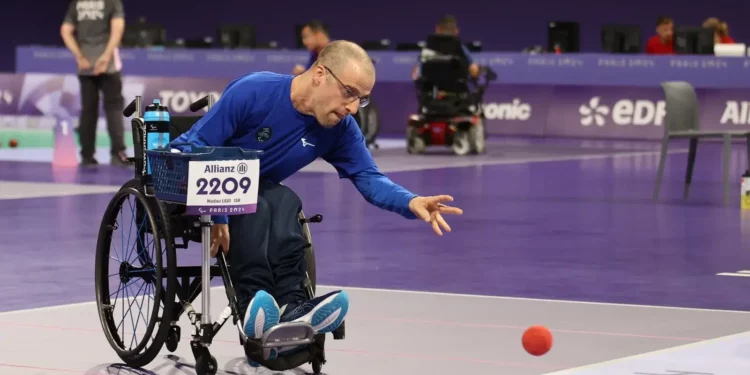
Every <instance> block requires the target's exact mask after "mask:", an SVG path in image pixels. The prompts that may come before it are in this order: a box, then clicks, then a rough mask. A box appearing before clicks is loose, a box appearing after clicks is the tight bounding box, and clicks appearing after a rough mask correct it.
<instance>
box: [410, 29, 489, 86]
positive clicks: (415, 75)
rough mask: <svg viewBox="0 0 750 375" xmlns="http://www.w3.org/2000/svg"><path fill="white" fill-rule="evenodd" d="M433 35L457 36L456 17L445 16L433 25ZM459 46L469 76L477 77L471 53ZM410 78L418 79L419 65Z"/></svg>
mask: <svg viewBox="0 0 750 375" xmlns="http://www.w3.org/2000/svg"><path fill="white" fill-rule="evenodd" d="M435 34H441V35H453V36H458V34H459V29H458V22H457V21H456V17H454V16H451V15H447V16H444V17H443V18H441V19H440V21H439V22H438V24H437V25H435ZM461 46H462V47H463V50H464V54H465V55H466V57H467V58H468V59H469V75H470V76H471V77H472V78H477V77H479V65H477V63H475V62H474V60H473V59H472V58H471V52H469V49H468V48H467V47H466V45H464V44H462V45H461ZM411 77H412V79H414V80H416V79H417V78H419V65H417V66H415V67H414V70H413V71H412V74H411Z"/></svg>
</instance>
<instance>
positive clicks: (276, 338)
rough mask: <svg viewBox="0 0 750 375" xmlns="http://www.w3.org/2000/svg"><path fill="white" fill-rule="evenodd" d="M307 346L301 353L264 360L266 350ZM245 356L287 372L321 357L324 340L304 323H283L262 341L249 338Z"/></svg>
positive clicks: (264, 365)
mask: <svg viewBox="0 0 750 375" xmlns="http://www.w3.org/2000/svg"><path fill="white" fill-rule="evenodd" d="M300 345H306V346H307V349H306V350H303V351H301V352H298V353H295V354H291V355H288V356H282V357H279V358H276V359H271V360H269V359H264V358H263V352H264V349H270V348H281V347H286V346H300ZM244 349H245V355H246V356H247V357H248V358H249V359H251V360H253V361H255V362H257V363H259V364H260V365H262V366H263V367H266V368H268V369H270V370H272V371H286V370H290V369H293V368H296V367H299V366H301V365H303V364H305V363H308V362H310V361H312V360H313V358H315V357H321V359H322V352H323V344H322V340H321V338H319V337H316V336H315V331H314V330H313V328H312V326H311V325H309V324H307V323H303V322H298V323H281V324H279V325H277V326H275V327H273V328H271V329H270V330H268V332H266V333H265V334H264V335H263V338H261V339H250V338H248V339H247V340H246V341H245V344H244Z"/></svg>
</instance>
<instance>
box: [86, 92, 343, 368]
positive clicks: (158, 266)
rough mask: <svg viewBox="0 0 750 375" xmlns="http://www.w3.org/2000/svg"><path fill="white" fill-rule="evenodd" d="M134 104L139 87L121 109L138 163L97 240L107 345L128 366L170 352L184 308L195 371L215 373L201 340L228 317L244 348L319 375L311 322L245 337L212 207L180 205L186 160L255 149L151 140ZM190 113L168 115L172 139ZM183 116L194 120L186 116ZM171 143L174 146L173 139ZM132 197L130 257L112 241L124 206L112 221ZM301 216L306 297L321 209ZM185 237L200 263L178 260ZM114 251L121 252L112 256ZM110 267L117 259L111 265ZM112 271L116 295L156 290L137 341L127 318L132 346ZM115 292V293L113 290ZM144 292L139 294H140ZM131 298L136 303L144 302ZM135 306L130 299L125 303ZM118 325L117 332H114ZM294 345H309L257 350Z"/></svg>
mask: <svg viewBox="0 0 750 375" xmlns="http://www.w3.org/2000/svg"><path fill="white" fill-rule="evenodd" d="M212 104H213V100H212V97H210V96H206V97H204V98H201V99H200V100H198V101H196V102H195V103H193V104H192V105H191V106H190V109H191V110H192V111H193V112H197V111H199V110H202V109H203V108H206V107H208V108H210V107H211V106H212ZM140 108H141V97H140V96H138V97H136V98H135V100H133V101H132V102H131V103H130V104H129V105H128V106H127V107H126V108H125V110H124V111H123V115H124V116H125V117H130V116H131V115H133V114H134V113H136V116H134V117H133V118H132V120H131V124H132V128H133V140H134V146H135V147H134V148H135V156H134V157H133V158H131V159H130V161H131V162H132V163H134V164H135V177H134V178H133V179H131V180H130V181H128V182H127V183H125V184H124V185H123V186H122V187H121V189H120V190H119V191H118V192H117V193H115V196H114V197H113V198H112V200H111V201H110V203H109V205H108V206H107V209H106V211H105V214H104V216H103V218H102V222H101V225H100V229H99V235H98V240H97V249H96V267H95V269H96V270H95V273H96V275H95V277H96V281H95V283H96V295H97V307H98V310H99V318H100V321H101V324H102V328H103V330H104V334H105V336H106V338H107V340H108V341H109V343H110V346H112V348H113V349H114V350H115V352H116V353H117V355H118V356H119V357H120V358H121V359H122V360H123V361H124V362H125V363H126V364H127V365H128V366H131V367H136V368H139V367H143V366H146V365H148V364H149V363H150V362H151V361H153V360H154V358H156V356H157V355H158V354H159V352H160V351H161V348H162V347H163V346H164V345H165V344H166V347H167V349H168V350H169V351H170V352H174V351H175V350H176V349H177V346H178V343H179V341H180V336H181V328H180V326H179V325H178V324H177V323H178V321H179V320H180V317H181V316H182V315H183V314H186V315H187V318H188V319H189V321H190V325H191V328H192V335H191V336H192V338H191V341H190V346H191V349H192V352H193V355H194V357H195V360H196V364H195V369H196V372H197V374H198V375H213V374H215V373H216V372H217V370H218V366H217V362H216V359H215V358H214V357H213V356H212V355H211V353H210V352H209V349H208V348H209V346H210V345H211V343H212V341H213V339H214V337H215V336H216V334H217V333H218V332H219V330H220V329H221V327H222V326H223V325H224V323H226V321H227V320H229V318H232V323H233V324H234V325H236V326H237V329H238V335H239V342H240V345H242V346H243V347H244V353H245V355H246V356H247V358H248V359H250V360H253V361H255V362H257V363H258V364H260V365H262V366H264V367H266V368H268V369H270V370H273V371H285V370H290V369H293V368H296V367H299V366H301V365H304V364H306V363H310V364H311V365H312V368H313V373H315V374H319V373H320V371H321V368H322V365H323V364H324V363H325V362H326V360H325V351H324V344H325V335H324V334H315V332H314V331H313V328H312V327H311V326H310V325H309V324H307V323H281V324H279V325H277V326H275V327H273V328H272V329H270V330H269V331H268V332H266V333H265V334H264V335H263V337H262V338H260V339H256V338H249V337H246V336H245V334H244V332H243V329H242V322H241V317H240V311H239V307H238V302H237V296H236V294H235V289H234V286H233V285H232V280H231V277H230V269H231V265H230V264H228V263H227V259H226V257H225V256H224V254H223V253H222V252H221V251H219V252H218V254H217V255H216V264H211V254H210V244H211V241H210V236H211V226H212V225H213V223H212V222H211V214H210V213H209V212H203V211H201V212H198V213H196V212H191V210H186V207H187V199H188V198H187V197H188V182H189V181H190V163H191V162H194V161H199V162H205V161H209V162H212V161H237V162H240V163H242V162H245V161H247V162H251V161H256V162H257V160H259V158H260V155H261V153H262V152H261V151H256V150H243V149H241V148H236V147H192V146H190V145H182V146H186V147H185V149H184V151H185V152H172V150H171V149H170V148H169V146H167V147H165V148H157V149H148V147H147V137H146V126H145V121H144V119H143V118H142V116H141V109H140ZM196 118H197V119H199V118H200V117H196V116H192V117H187V116H186V117H185V119H184V121H183V119H180V118H178V117H174V118H173V119H172V121H171V123H170V126H171V127H172V128H173V129H170V133H172V134H171V136H170V138H173V137H174V136H176V135H179V134H181V133H184V132H185V131H187V129H189V128H190V126H191V125H192V124H193V123H194V121H195V120H196ZM185 121H192V122H191V123H190V124H186V123H185ZM173 130H174V131H173ZM173 146H178V145H175V144H173ZM149 168H150V171H149ZM253 183H257V181H256V182H253ZM130 197H132V198H133V199H134V201H135V204H131V205H130V209H131V214H132V215H134V217H133V220H132V221H131V223H132V224H135V226H136V228H135V229H134V228H133V227H131V228H130V232H128V240H129V239H130V236H131V234H132V235H134V237H136V243H135V244H134V245H133V246H132V249H130V250H132V251H131V253H132V252H135V253H136V255H135V256H134V257H135V258H134V259H131V256H130V255H128V257H125V252H126V247H125V246H124V245H123V246H122V247H121V250H120V251H119V252H118V251H117V250H118V249H117V248H116V246H114V242H113V240H112V233H113V232H114V231H116V230H118V229H120V226H124V225H125V224H126V223H125V222H124V221H125V220H124V219H122V215H120V219H121V220H123V222H119V221H118V213H119V211H118V209H122V208H124V207H126V206H127V205H126V204H125V203H124V202H125V200H128V201H129V200H130ZM298 220H299V221H300V223H301V224H302V227H303V233H304V234H305V236H306V238H307V242H308V246H307V247H306V249H305V258H306V260H307V264H308V270H307V277H306V279H305V281H304V283H303V285H302V287H303V288H304V290H305V292H306V295H307V297H308V298H313V297H314V296H315V292H316V274H315V256H314V253H313V246H312V239H311V235H310V229H309V226H308V224H309V223H318V222H321V221H322V216H321V215H314V216H313V217H311V218H307V217H305V216H304V213H303V212H300V213H299V215H298ZM124 233H125V231H123V234H124ZM147 236H151V237H153V241H148V240H146V237H147ZM177 238H181V239H182V243H178V242H177V241H176V239H177ZM123 241H124V237H123ZM191 241H192V242H197V243H200V244H201V248H202V251H201V252H202V260H201V265H200V266H179V267H178V265H177V256H176V250H175V249H178V248H180V249H187V248H188V244H189V242H191ZM149 246H153V254H151V253H150V251H149ZM112 247H114V248H115V249H114V252H111V250H112V249H111V248H112ZM128 248H130V245H128ZM120 253H122V254H120ZM120 255H122V256H120ZM120 257H122V259H116V258H120ZM112 260H115V261H117V262H120V263H119V264H117V265H115V267H110V262H111V261H112ZM136 261H137V263H136ZM110 268H116V270H115V269H110ZM113 276H116V277H117V278H118V279H119V282H120V284H125V289H124V291H123V294H125V295H126V297H127V294H128V289H127V288H128V287H129V286H131V285H134V284H135V283H137V282H139V281H140V282H142V283H143V284H144V285H145V286H146V289H147V290H151V289H153V293H152V294H149V295H148V297H149V299H148V301H149V302H153V305H154V307H153V310H152V311H147V312H146V313H145V314H140V315H139V316H138V318H137V319H138V323H140V320H145V321H146V322H145V323H146V325H147V326H146V328H145V332H144V338H143V339H141V340H138V341H137V342H136V337H135V333H136V331H137V329H136V327H135V325H136V324H135V323H134V327H133V333H134V336H133V339H132V340H131V341H130V343H129V344H130V347H128V346H127V344H128V342H126V340H125V338H124V335H125V328H124V327H125V324H124V323H125V319H124V317H123V321H122V322H120V324H117V322H115V320H114V314H115V312H116V311H117V308H116V306H115V305H116V303H117V301H119V299H118V297H119V294H120V292H121V290H118V291H117V292H116V293H111V292H110V290H109V284H110V281H109V277H113ZM217 276H218V277H221V278H222V281H223V284H224V290H225V293H226V297H227V300H228V305H227V306H226V307H225V308H224V309H223V311H222V312H221V313H220V314H219V316H218V318H217V320H216V321H213V320H212V319H211V310H210V308H211V298H210V294H211V290H210V281H211V280H212V279H213V278H214V277H217ZM141 288H143V286H142V287H141ZM140 290H141V289H139V291H140ZM199 294H200V295H201V310H202V311H201V312H197V311H196V310H195V309H194V308H193V306H192V304H193V302H194V301H195V300H196V299H197V296H198V295H199ZM113 296H114V297H115V298H114V299H112V297H113ZM120 298H122V297H120ZM127 298H128V300H129V299H130V298H129V297H127ZM144 300H146V299H145V296H144ZM150 305H151V303H149V306H150ZM124 306H125V302H123V314H125V312H124V310H125V307H124ZM138 306H141V307H142V305H138ZM132 308H133V303H132V302H131V305H130V308H128V312H130V310H131V309H132ZM160 310H161V311H160ZM131 319H133V318H132V317H131ZM121 326H122V335H121V334H120V329H121ZM344 333H345V324H344V323H342V324H341V326H339V327H338V329H337V330H335V331H334V332H333V333H332V334H333V337H334V339H335V340H341V339H344V335H345V334H344ZM299 345H305V346H306V349H305V350H303V351H300V352H297V353H296V354H292V355H289V356H281V357H278V358H276V359H273V360H268V359H265V358H264V355H263V354H264V351H267V349H270V348H280V347H284V346H299Z"/></svg>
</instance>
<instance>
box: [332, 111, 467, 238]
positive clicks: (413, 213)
mask: <svg viewBox="0 0 750 375" xmlns="http://www.w3.org/2000/svg"><path fill="white" fill-rule="evenodd" d="M339 126H342V127H344V129H342V136H341V137H340V139H339V143H338V145H337V146H336V147H335V148H334V149H333V150H331V151H330V152H329V153H328V154H326V155H324V156H323V159H324V160H326V161H328V162H329V163H331V164H332V165H333V166H334V167H335V168H336V170H337V171H338V172H339V176H340V177H342V178H348V179H349V180H351V181H352V183H354V186H355V187H356V188H357V190H359V192H360V194H362V196H363V197H364V198H365V200H367V202H369V203H371V204H373V205H374V206H376V207H379V208H381V209H384V210H387V211H391V212H395V213H398V214H399V215H401V216H403V217H405V218H407V219H422V220H424V221H425V222H428V223H430V224H431V225H432V227H433V229H434V230H435V232H436V233H437V234H439V235H442V232H441V230H440V228H439V227H440V226H442V227H443V228H444V229H445V230H447V231H450V227H449V226H448V224H447V223H446V222H445V220H443V218H442V215H441V214H459V215H460V214H462V213H463V212H462V211H461V210H460V209H458V208H454V207H449V206H446V205H444V204H443V203H441V202H447V201H452V200H453V198H452V197H450V196H447V195H440V196H436V197H421V196H418V195H416V194H414V193H412V192H410V191H409V190H407V189H405V188H404V187H402V186H400V185H398V184H396V183H394V182H393V181H391V180H390V179H389V178H388V177H386V176H385V175H384V174H383V173H382V172H380V171H379V170H378V167H377V166H376V165H375V161H374V160H373V158H372V154H370V150H368V149H367V146H366V144H365V139H364V136H363V135H362V132H361V130H360V129H359V127H358V126H357V124H356V122H355V121H354V119H353V118H351V117H348V119H347V120H346V121H345V122H344V123H342V124H341V125H339Z"/></svg>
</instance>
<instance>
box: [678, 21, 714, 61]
mask: <svg viewBox="0 0 750 375" xmlns="http://www.w3.org/2000/svg"><path fill="white" fill-rule="evenodd" d="M674 52H675V53H677V54H681V55H713V54H714V30H713V29H710V28H703V27H684V26H682V27H676V28H675V30H674Z"/></svg>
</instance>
